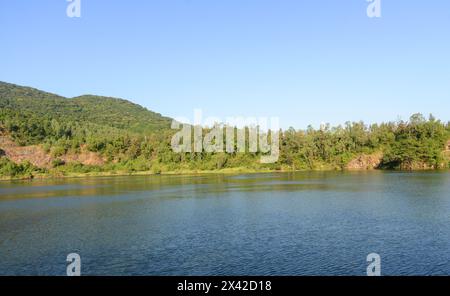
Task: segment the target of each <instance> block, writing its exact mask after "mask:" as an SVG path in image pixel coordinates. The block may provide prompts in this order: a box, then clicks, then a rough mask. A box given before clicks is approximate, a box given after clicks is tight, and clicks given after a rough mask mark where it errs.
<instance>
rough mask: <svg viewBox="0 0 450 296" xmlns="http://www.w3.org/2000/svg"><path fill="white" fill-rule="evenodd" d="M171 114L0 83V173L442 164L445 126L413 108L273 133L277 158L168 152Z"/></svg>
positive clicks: (449, 130) (448, 131) (448, 133)
mask: <svg viewBox="0 0 450 296" xmlns="http://www.w3.org/2000/svg"><path fill="white" fill-rule="evenodd" d="M170 123H171V119H170V118H167V117H163V116H161V115H160V114H157V113H154V112H152V111H149V110H147V109H145V108H143V107H141V106H139V105H136V104H133V103H131V102H129V101H126V100H122V99H116V98H108V97H99V96H91V95H88V96H81V97H76V98H64V97H61V96H58V95H55V94H50V93H47V92H43V91H40V90H36V89H33V88H28V87H22V86H18V85H13V84H9V83H3V82H0V177H3V178H5V177H6V178H9V177H12V178H18V177H33V176H46V175H52V176H64V175H77V174H87V173H90V174H122V173H136V172H152V173H162V172H190V171H205V170H208V171H211V170H219V169H229V170H232V169H237V168H239V169H242V170H309V169H368V168H379V169H383V168H384V169H437V168H448V167H449V158H448V157H449V152H445V150H446V149H448V144H447V141H448V139H449V138H450V125H449V123H448V122H447V123H446V122H441V121H439V120H437V119H435V118H434V117H433V116H431V115H430V117H429V118H428V119H425V118H424V116H422V115H420V114H415V115H413V116H412V117H411V118H410V120H409V121H407V122H404V121H399V122H390V123H383V124H374V125H370V126H367V125H365V124H364V123H363V122H353V123H350V122H349V123H346V124H345V125H344V126H338V127H330V126H324V127H323V128H321V129H318V130H317V129H313V128H312V127H309V128H308V129H306V130H295V129H293V128H291V129H288V130H286V131H282V132H281V139H280V149H281V152H280V159H279V161H278V162H277V163H274V164H266V165H263V164H260V163H259V155H258V153H233V154H226V153H206V152H201V153H192V154H190V153H184V154H178V153H174V152H173V151H172V149H171V146H170V140H171V137H172V135H173V134H174V132H176V131H173V130H171V129H170Z"/></svg>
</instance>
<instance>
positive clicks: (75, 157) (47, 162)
mask: <svg viewBox="0 0 450 296" xmlns="http://www.w3.org/2000/svg"><path fill="white" fill-rule="evenodd" d="M1 156H4V157H7V158H8V159H10V160H11V161H13V162H15V163H23V162H30V163H31V164H33V165H34V166H36V167H40V168H51V167H52V166H53V161H54V160H55V159H60V160H62V161H63V162H64V163H81V164H84V165H102V164H104V163H105V160H104V159H103V158H102V157H101V156H100V155H99V154H97V153H94V152H90V151H88V150H87V149H86V147H82V148H81V152H80V153H68V154H66V155H63V156H61V157H58V158H56V157H52V156H51V155H50V154H49V153H46V152H45V151H44V149H43V148H42V147H41V146H39V145H32V146H19V145H17V144H16V143H14V142H13V141H12V140H11V139H10V137H8V136H7V135H5V134H0V157H1Z"/></svg>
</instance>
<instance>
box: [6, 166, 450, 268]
mask: <svg viewBox="0 0 450 296" xmlns="http://www.w3.org/2000/svg"><path fill="white" fill-rule="evenodd" d="M69 253H78V254H79V255H80V256H81V273H82V274H83V275H365V274H366V268H367V266H368V263H367V261H366V257H367V255H368V254H369V253H377V254H379V255H380V256H381V270H382V274H383V275H449V274H450V173H449V172H382V171H373V172H299V173H267V174H249V175H200V176H134V177H131V176H130V177H108V178H106V177H105V178H103V177H102V178H100V177H97V178H81V179H58V180H34V181H14V182H0V275H65V274H66V267H67V264H68V263H67V262H66V257H67V255H68V254H69Z"/></svg>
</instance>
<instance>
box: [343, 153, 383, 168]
mask: <svg viewBox="0 0 450 296" xmlns="http://www.w3.org/2000/svg"><path fill="white" fill-rule="evenodd" d="M382 160H383V153H382V152H376V153H372V154H361V155H359V156H358V157H356V158H354V159H352V160H351V161H350V162H349V163H348V164H347V166H346V169H348V170H373V169H376V168H378V167H379V166H380V164H381V162H382Z"/></svg>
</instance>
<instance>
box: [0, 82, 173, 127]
mask: <svg viewBox="0 0 450 296" xmlns="http://www.w3.org/2000/svg"><path fill="white" fill-rule="evenodd" d="M0 108H1V109H2V110H3V111H6V110H7V111H8V112H9V113H10V114H14V111H16V112H19V113H20V115H23V114H25V115H26V116H31V115H34V116H40V117H45V118H51V119H56V120H63V121H69V122H79V123H83V122H88V123H91V124H97V125H103V126H109V127H114V128H118V129H124V130H127V131H130V132H136V133H146V132H154V131H157V130H160V129H168V128H170V123H171V119H170V118H167V117H163V116H161V114H158V113H155V112H152V111H149V110H147V109H146V108H144V107H141V106H139V105H137V104H134V103H132V102H129V101H126V100H123V99H117V98H110V97H100V96H92V95H84V96H80V97H76V98H71V99H68V98H64V97H61V96H58V95H55V94H51V93H47V92H43V91H40V90H37V89H34V88H30V87H23V86H18V85H14V84H9V83H5V82H0ZM4 109H5V110H4ZM3 113H5V112H3Z"/></svg>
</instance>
